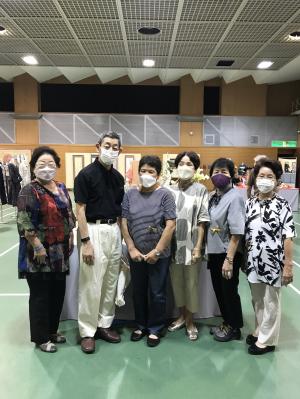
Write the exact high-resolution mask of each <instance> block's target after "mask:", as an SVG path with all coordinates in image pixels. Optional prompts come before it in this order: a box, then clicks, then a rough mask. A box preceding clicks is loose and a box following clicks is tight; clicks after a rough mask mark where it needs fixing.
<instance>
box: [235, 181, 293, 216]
mask: <svg viewBox="0 0 300 399" xmlns="http://www.w3.org/2000/svg"><path fill="white" fill-rule="evenodd" d="M236 189H237V190H239V191H240V192H241V194H242V195H243V197H244V199H245V201H246V200H247V189H246V188H239V187H237V188H236ZM278 194H279V195H280V196H281V197H283V198H285V199H286V200H287V201H288V203H289V204H290V205H291V208H292V211H293V212H297V211H298V207H299V189H298V188H288V189H287V188H280V189H279V190H278Z"/></svg>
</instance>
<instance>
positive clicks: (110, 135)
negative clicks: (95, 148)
mask: <svg viewBox="0 0 300 399" xmlns="http://www.w3.org/2000/svg"><path fill="white" fill-rule="evenodd" d="M105 137H109V138H110V139H117V140H118V141H119V147H121V138H120V136H119V135H118V133H116V132H106V133H103V134H101V136H100V139H99V141H98V144H100V145H101V144H102V141H103V140H104V139H105Z"/></svg>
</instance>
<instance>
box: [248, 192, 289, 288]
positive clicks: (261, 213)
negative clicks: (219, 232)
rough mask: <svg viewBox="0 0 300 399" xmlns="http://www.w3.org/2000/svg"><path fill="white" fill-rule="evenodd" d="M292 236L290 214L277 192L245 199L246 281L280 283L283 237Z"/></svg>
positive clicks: (274, 284) (279, 284)
mask: <svg viewBox="0 0 300 399" xmlns="http://www.w3.org/2000/svg"><path fill="white" fill-rule="evenodd" d="M291 237H295V225H294V221H293V214H292V211H291V208H290V205H289V204H288V202H287V201H286V200H285V199H284V198H282V197H279V196H278V195H275V196H274V197H273V198H271V199H268V200H263V201H260V200H259V199H258V197H251V198H250V199H248V201H247V202H246V230H245V239H246V247H247V249H248V257H247V268H246V272H247V276H248V281H249V282H250V283H265V284H268V285H272V286H274V287H281V276H282V269H283V265H284V240H285V239H286V238H291Z"/></svg>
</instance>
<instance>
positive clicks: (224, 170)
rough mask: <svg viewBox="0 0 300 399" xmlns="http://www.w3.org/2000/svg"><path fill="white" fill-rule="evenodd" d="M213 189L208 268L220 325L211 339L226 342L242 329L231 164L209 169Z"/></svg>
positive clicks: (239, 229)
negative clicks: (219, 316)
mask: <svg viewBox="0 0 300 399" xmlns="http://www.w3.org/2000/svg"><path fill="white" fill-rule="evenodd" d="M210 177H211V180H212V182H213V184H214V186H215V191H214V192H212V194H211V196H210V199H209V216H210V226H209V227H208V231H207V253H208V264H207V265H208V268H209V269H210V273H211V280H212V284H213V288H214V291H215V294H216V298H217V301H218V304H219V308H220V312H221V316H222V317H223V322H222V324H221V325H220V326H218V327H212V328H211V330H210V333H211V334H213V336H214V339H215V340H216V341H220V342H227V341H231V340H234V339H240V338H241V331H240V329H241V328H242V327H243V315H242V308H241V301H240V297H239V293H238V284H239V270H240V267H241V266H242V262H243V257H242V254H240V253H239V252H238V244H239V240H240V238H241V237H242V236H243V235H244V229H245V204H244V200H243V198H242V197H241V196H240V194H239V192H238V191H237V190H234V189H233V187H232V179H233V177H234V164H233V162H232V161H231V160H229V159H227V158H219V159H217V160H216V161H214V163H213V164H212V166H211V168H210Z"/></svg>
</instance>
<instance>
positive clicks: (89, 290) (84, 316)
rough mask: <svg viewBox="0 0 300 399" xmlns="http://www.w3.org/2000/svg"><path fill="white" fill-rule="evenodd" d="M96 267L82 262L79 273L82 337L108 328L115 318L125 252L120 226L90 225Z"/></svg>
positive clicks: (79, 311)
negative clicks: (100, 328)
mask: <svg viewBox="0 0 300 399" xmlns="http://www.w3.org/2000/svg"><path fill="white" fill-rule="evenodd" d="M88 231H89V237H90V239H91V243H92V244H93V247H94V256H95V260H94V264H93V265H92V266H89V265H87V264H86V263H84V262H83V261H82V254H81V256H80V258H81V264H80V274H79V308H78V325H79V333H80V336H81V337H93V336H94V334H95V332H96V329H97V327H103V328H108V327H110V326H111V324H112V322H113V319H114V316H115V296H116V288H117V282H118V276H119V271H120V258H121V253H122V245H121V233H120V229H119V226H118V224H117V223H115V224H113V225H108V224H92V223H88Z"/></svg>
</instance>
